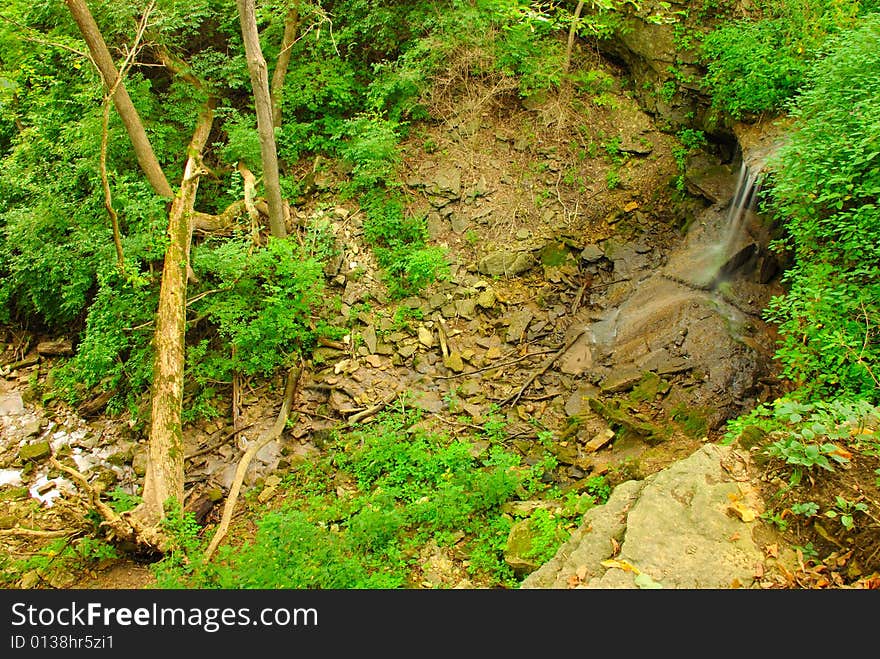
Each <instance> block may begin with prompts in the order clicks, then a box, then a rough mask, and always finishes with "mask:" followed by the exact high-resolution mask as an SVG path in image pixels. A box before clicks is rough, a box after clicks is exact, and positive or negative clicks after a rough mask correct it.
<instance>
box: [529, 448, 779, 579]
mask: <svg viewBox="0 0 880 659" xmlns="http://www.w3.org/2000/svg"><path fill="white" fill-rule="evenodd" d="M735 451H736V450H735V449H734V448H733V447H730V446H727V447H725V446H717V445H714V444H707V445H705V446H703V447H702V448H700V449H699V450H697V451H695V452H694V453H693V454H692V455H691V456H689V457H688V458H686V459H684V460H680V461H678V462H675V463H673V464H672V465H670V466H669V467H667V468H666V469H664V470H662V471H660V472H657V473H655V474H652V475H651V476H649V477H648V478H646V479H644V480H642V481H627V482H625V483H622V484H621V485H618V486H617V487H616V488H615V489H614V491H613V492H612V494H611V497H610V498H609V499H608V502H607V503H606V504H605V505H603V506H597V507H595V508H592V509H590V510H589V511H587V513H586V514H585V515H584V518H583V521H582V523H581V525H580V526H579V527H578V529H577V530H576V531H575V532H574V533H572V535H571V537H570V538H569V540H568V541H567V542H566V543H565V544H563V546H562V547H560V549H559V550H558V551H557V553H556V555H555V556H554V557H553V558H552V559H551V560H550V561H548V562H547V563H545V564H544V565H542V566H541V567H540V568H538V569H536V570H535V571H534V572H532V573H530V574H529V575H528V576H527V577H526V578H525V579H524V580H523V582H522V584H521V588H570V587H571V586H572V584H577V586H578V587H583V588H609V589H610V588H640V587H647V586H649V585H657V584H659V585H660V586H662V587H664V588H682V589H688V588H733V587H736V586H737V585H740V586H743V587H749V586H752V585H754V581H755V577H756V569H755V568H756V566H757V565H763V570H764V571H767V572H770V571H772V570H773V569H774V567H775V566H777V565H779V563H778V562H776V559H769V558H768V557H767V554H766V553H765V552H764V551H763V549H762V545H764V544H770V542H771V541H773V540H775V539H776V535H775V531H774V529H773V528H772V527H770V526H768V525H766V524H765V523H764V522H763V521H762V520H761V519H760V517H759V516H757V515H754V516H751V517H746V518H745V519H748V520H749V521H743V519H741V518H740V517H738V516H735V515H732V514H731V512H730V509H731V502H732V501H734V500H737V501H739V500H741V501H748V502H749V503H750V504H751V505H752V507H754V508H756V509H758V508H760V507H761V506H762V504H761V502H760V500H759V497H758V495H757V492H754V491H752V492H748V491H747V492H746V493H745V494H744V491H743V488H744V487H746V489H747V486H746V485H745V482H746V481H747V480H748V479H743V478H741V477H740V476H739V475H737V476H738V477H737V479H736V480H735V479H734V477H733V476H732V475H731V471H732V468H731V466H732V465H736V464H738V462H739V464H742V460H743V456H742V455H741V454H739V455H735ZM749 497H752V498H751V499H750V498H749ZM755 512H757V511H755ZM615 545H616V546H618V547H619V552H617V553H615V552H614V547H615ZM789 559H790V557H789V556H788V555H783V556H781V557H780V558H779V559H778V561H781V562H783V563H785V562H786V561H788V560H789ZM605 561H607V562H606V563H605V564H604V565H603V562H605Z"/></svg>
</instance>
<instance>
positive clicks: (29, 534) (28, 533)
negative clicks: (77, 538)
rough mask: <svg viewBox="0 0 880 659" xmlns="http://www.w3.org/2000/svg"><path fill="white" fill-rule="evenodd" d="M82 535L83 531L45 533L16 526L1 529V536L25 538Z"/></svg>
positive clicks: (60, 530) (70, 530) (67, 530)
mask: <svg viewBox="0 0 880 659" xmlns="http://www.w3.org/2000/svg"><path fill="white" fill-rule="evenodd" d="M78 533H82V530H81V529H58V530H55V531H48V530H47V531H43V530H40V529H26V528H24V527H21V526H16V527H14V528H11V529H0V536H6V535H17V536H23V537H25V538H64V537H67V536H69V535H76V534H78Z"/></svg>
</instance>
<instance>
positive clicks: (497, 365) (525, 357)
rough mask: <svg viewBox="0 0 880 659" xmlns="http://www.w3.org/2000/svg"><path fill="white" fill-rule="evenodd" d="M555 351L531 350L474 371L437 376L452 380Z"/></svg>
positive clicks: (436, 377)
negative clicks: (525, 353) (520, 355)
mask: <svg viewBox="0 0 880 659" xmlns="http://www.w3.org/2000/svg"><path fill="white" fill-rule="evenodd" d="M550 352H553V350H539V351H538V352H530V353H528V354H527V355H523V356H522V357H517V358H516V359H511V360H510V361H506V362H499V363H498V364H490V365H489V366H483V367H481V368H477V369H474V370H473V371H463V372H461V373H453V374H452V375H438V376H435V379H436V380H451V379H452V378H460V377H462V376H465V375H475V374H477V373H482V372H483V371H492V370H495V369H496V368H504V367H505V366H511V365H512V364H517V363H519V362H521V361H524V360H526V359H531V358H532V357H537V356H539V355H546V354H547V353H550ZM508 354H509V353H508Z"/></svg>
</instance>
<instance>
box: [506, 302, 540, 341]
mask: <svg viewBox="0 0 880 659" xmlns="http://www.w3.org/2000/svg"><path fill="white" fill-rule="evenodd" d="M532 318H534V315H533V314H532V312H531V311H529V310H528V309H523V310H522V311H516V312H514V313H512V314H510V315H509V316H508V317H507V319H508V321H509V322H510V324H509V325H508V327H507V338H506V340H507V342H508V343H519V342H520V341H521V340H522V337H523V334H524V333H525V331H526V328H527V327H528V326H529V323H530V322H532Z"/></svg>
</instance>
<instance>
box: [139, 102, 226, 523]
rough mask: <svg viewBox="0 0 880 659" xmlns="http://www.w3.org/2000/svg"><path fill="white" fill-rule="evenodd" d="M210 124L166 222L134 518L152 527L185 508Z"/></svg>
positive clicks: (203, 125) (198, 139)
mask: <svg viewBox="0 0 880 659" xmlns="http://www.w3.org/2000/svg"><path fill="white" fill-rule="evenodd" d="M213 121H214V103H213V102H209V103H208V106H207V107H206V108H205V109H204V110H203V111H202V112H201V114H200V115H199V118H198V123H197V124H196V128H195V130H194V132H193V136H192V140H191V141H190V144H189V149H188V154H189V156H188V158H187V161H186V167H185V168H184V173H183V179H182V181H181V184H180V190H179V191H178V193H177V195H176V196H175V197H174V201H173V203H172V204H171V212H170V214H169V217H168V237H169V239H170V242H169V243H168V248H167V249H166V251H165V264H164V267H163V270H162V286H161V288H160V289H159V309H158V311H157V314H156V334H155V339H154V344H155V345H154V348H155V351H156V353H155V358H154V363H153V391H152V408H151V417H150V443H149V453H148V461H147V473H146V476H145V478H144V492H143V503H142V504H141V505H140V506H139V507H138V509H137V510H136V513H135V517H137V519H138V520H139V521H141V522H142V523H144V524H146V525H148V526H155V525H156V524H158V523H159V522H160V521H161V520H162V518H163V517H164V516H165V504H166V502H168V500H170V499H173V500H175V501H177V502H178V503H179V504H180V505H181V506H182V505H183V485H184V470H183V429H182V424H181V412H182V407H183V367H184V339H185V335H186V274H187V265H188V260H189V258H188V257H189V243H190V238H191V236H192V229H193V204H194V202H195V198H196V192H197V191H198V187H199V178H200V176H201V175H202V173H203V171H204V170H203V167H202V164H201V152H202V149H204V147H205V144H206V142H207V141H208V135H209V134H210V132H211V127H212V125H213Z"/></svg>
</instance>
